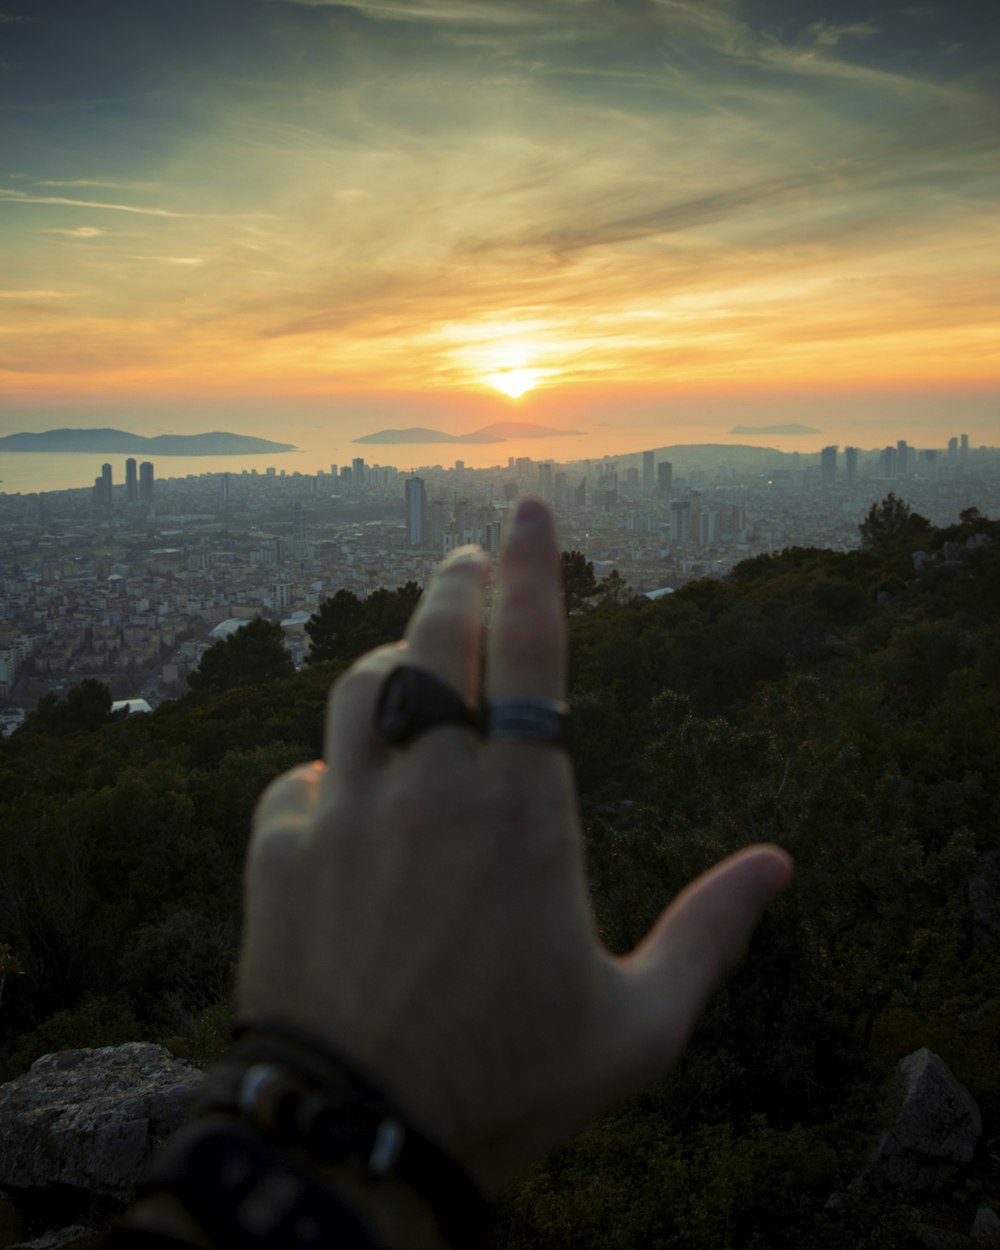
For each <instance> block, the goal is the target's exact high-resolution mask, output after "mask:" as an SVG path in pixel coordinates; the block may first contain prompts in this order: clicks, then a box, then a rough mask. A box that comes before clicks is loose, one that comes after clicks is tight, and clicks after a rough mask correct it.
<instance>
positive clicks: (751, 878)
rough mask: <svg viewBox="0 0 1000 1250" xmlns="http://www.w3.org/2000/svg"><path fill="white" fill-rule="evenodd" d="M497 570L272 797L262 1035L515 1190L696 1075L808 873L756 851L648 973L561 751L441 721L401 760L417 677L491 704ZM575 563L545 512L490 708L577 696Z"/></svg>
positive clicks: (414, 626)
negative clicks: (750, 964) (619, 917)
mask: <svg viewBox="0 0 1000 1250" xmlns="http://www.w3.org/2000/svg"><path fill="white" fill-rule="evenodd" d="M488 567H489V566H488V562H487V560H486V558H485V557H484V556H483V555H482V553H479V552H476V551H472V550H465V551H462V552H460V553H456V554H455V555H454V556H453V557H452V558H450V559H449V560H446V561H445V562H444V564H443V565H442V567H441V568H440V569H439V571H438V572H437V574H436V575H435V577H434V578H433V580H432V581H431V583H430V585H429V586H428V588H427V591H426V593H425V595H424V597H423V599H422V600H421V602H420V604H419V606H418V608H417V610H416V612H415V613H414V616H413V619H412V620H411V622H410V626H409V629H408V630H407V637H406V640H405V642H403V643H401V644H398V645H395V646H392V647H387V648H381V649H379V650H377V651H374V652H372V653H370V654H369V655H367V656H365V657H364V658H363V659H361V660H360V661H358V663H356V664H355V665H354V666H353V667H352V668H351V669H350V670H349V671H348V672H347V673H346V674H345V675H344V676H343V677H341V678H340V680H339V681H338V682H337V683H336V684H335V686H334V689H333V692H332V695H331V699H330V705H329V710H328V716H327V725H326V743H325V752H324V754H325V763H323V762H317V763H315V764H312V765H307V766H305V767H302V768H298V769H295V770H293V771H292V772H290V773H287V774H285V775H284V776H283V777H281V778H279V779H278V780H277V781H276V782H274V783H273V784H272V785H271V786H270V787H269V789H268V790H267V791H266V792H265V794H264V796H263V797H262V799H261V801H260V803H259V805H258V808H257V812H256V814H255V818H254V833H253V839H252V843H251V847H250V853H249V857H248V864H247V874H246V935H245V939H244V948H243V955H242V961H241V969H240V977H239V995H238V997H239V1011H240V1015H241V1017H242V1018H245V1019H246V1018H257V1019H260V1018H265V1017H269V1018H277V1019H282V1020H284V1021H286V1022H287V1023H289V1024H292V1025H295V1026H297V1027H299V1028H302V1029H307V1030H310V1031H311V1032H313V1033H315V1034H318V1035H320V1036H322V1037H325V1038H328V1039H329V1040H330V1041H331V1042H332V1043H334V1044H335V1045H336V1046H338V1047H339V1048H341V1049H342V1050H343V1051H344V1052H346V1053H347V1054H349V1055H351V1056H352V1057H354V1058H355V1059H356V1060H357V1061H358V1063H359V1064H360V1066H361V1067H362V1068H363V1070H365V1071H366V1072H367V1073H368V1074H369V1075H370V1077H371V1078H372V1079H374V1080H376V1081H377V1082H379V1083H380V1084H381V1085H382V1086H383V1088H384V1089H385V1091H386V1092H387V1093H388V1094H390V1095H391V1096H392V1097H394V1098H395V1099H396V1101H397V1102H398V1103H399V1104H400V1106H401V1107H402V1108H403V1109H404V1110H405V1111H406V1112H407V1114H408V1115H409V1116H410V1117H411V1119H412V1121H413V1123H414V1124H415V1125H416V1126H417V1127H418V1128H420V1129H421V1130H422V1131H423V1132H424V1133H425V1134H426V1135H427V1136H428V1137H430V1138H432V1139H434V1140H436V1141H437V1142H438V1144H439V1145H440V1146H441V1147H442V1148H443V1149H445V1150H446V1151H447V1152H448V1153H450V1154H451V1155H452V1157H453V1158H455V1159H456V1161H458V1162H459V1163H462V1164H463V1165H464V1166H465V1167H466V1169H467V1170H468V1171H469V1172H470V1173H471V1174H472V1175H473V1176H474V1177H475V1178H476V1180H477V1181H478V1183H479V1185H480V1187H481V1188H482V1190H483V1192H484V1193H485V1194H487V1195H492V1194H495V1193H496V1192H497V1191H498V1190H499V1188H500V1187H501V1186H502V1185H503V1184H504V1183H505V1181H507V1180H508V1179H509V1178H510V1177H511V1176H512V1174H513V1173H514V1172H515V1171H516V1170H517V1169H518V1168H519V1167H521V1166H523V1164H524V1163H526V1162H527V1161H528V1160H530V1159H531V1158H532V1157H533V1156H534V1155H536V1154H538V1153H541V1152H542V1151H544V1150H546V1149H548V1148H550V1147H551V1146H553V1145H555V1144H556V1143H557V1142H559V1141H560V1140H562V1139H564V1138H565V1137H566V1136H568V1135H569V1134H570V1133H571V1132H573V1131H574V1130H575V1129H577V1128H579V1127H580V1126H582V1125H583V1124H584V1123H585V1122H586V1121H587V1120H588V1119H590V1118H592V1117H593V1116H594V1115H596V1114H597V1113H599V1112H600V1111H602V1110H604V1109H606V1108H607V1107H609V1106H611V1105H612V1104H614V1103H615V1102H616V1101H618V1100H620V1099H621V1098H623V1097H625V1096H627V1095H628V1094H630V1093H633V1092H634V1091H636V1090H637V1089H639V1088H641V1087H642V1086H643V1085H645V1084H648V1083H649V1082H650V1081H652V1080H655V1079H656V1078H658V1077H659V1076H661V1075H663V1074H664V1073H665V1072H666V1071H667V1070H668V1069H669V1068H670V1067H671V1066H672V1065H673V1064H674V1063H675V1062H676V1061H677V1059H678V1058H679V1056H680V1054H681V1052H682V1051H683V1048H684V1046H685V1044H686V1041H687V1039H688V1037H689V1035H690V1033H691V1030H692V1029H693V1027H694V1025H695V1023H696V1021H697V1019H698V1016H699V1014H700V1012H701V1010H702V1007H703V1005H704V1003H705V1001H706V999H707V997H708V995H709V994H710V993H711V991H712V989H713V987H714V986H715V985H716V983H717V982H718V980H719V979H720V977H721V976H722V975H723V974H724V973H725V972H726V971H727V970H728V969H729V968H730V967H731V966H732V964H733V963H734V962H735V961H736V960H737V959H738V958H739V956H740V955H741V954H742V952H743V950H744V948H745V946H746V943H747V941H748V940H749V937H750V933H751V931H752V929H753V927H754V925H755V923H756V921H757V919H758V916H759V915H760V912H761V910H762V908H763V907H764V906H765V905H766V904H767V903H768V902H769V901H771V900H772V899H773V898H774V897H775V896H776V895H777V894H778V893H779V892H780V891H781V890H782V889H783V888H784V886H785V885H786V884H787V881H788V879H789V876H790V873H791V863H790V860H789V859H788V856H787V855H786V854H785V853H784V852H783V851H781V850H780V849H779V848H777V847H773V846H756V847H750V848H747V849H745V850H743V851H742V852H740V853H739V854H737V855H734V856H731V857H730V858H729V859H726V860H724V861H723V862H722V863H721V864H718V865H716V867H715V868H713V869H712V870H711V871H710V872H708V873H706V874H704V875H703V876H701V877H699V878H698V879H697V880H696V881H694V882H693V883H692V884H691V885H689V886H688V887H687V888H686V889H685V890H684V891H683V892H682V893H681V894H680V895H679V896H678V897H677V898H676V899H675V900H674V901H673V903H672V904H671V905H670V907H668V908H667V910H666V911H665V912H664V913H663V915H662V916H661V917H660V919H659V920H658V922H657V923H656V925H655V926H654V927H653V929H652V930H651V932H650V933H649V935H648V936H647V937H646V939H645V940H644V941H643V942H642V943H641V944H640V946H639V947H638V948H637V949H636V950H635V951H633V952H632V953H631V954H630V955H628V956H626V957H624V958H616V957H612V956H611V955H609V954H608V952H607V951H606V950H605V949H604V948H603V947H602V946H601V944H600V942H599V941H598V939H597V936H596V934H595V930H594V924H593V920H592V917H591V913H590V908H589V904H588V898H587V889H586V882H585V879H584V872H583V865H582V855H581V838H580V828H579V821H578V817H577V810H576V791H575V785H574V781H573V776H572V772H571V769H570V764H569V760H568V758H567V756H566V753H565V752H564V751H563V750H561V749H560V748H558V747H555V746H552V745H541V744H536V743H521V742H518V743H507V742H490V741H480V740H479V739H478V738H477V737H476V736H475V734H474V733H473V732H472V731H471V730H470V729H468V728H466V727H463V726H458V725H444V726H439V727H437V728H435V729H433V730H430V731H427V732H425V733H424V734H423V735H421V736H420V737H419V738H417V739H415V740H414V741H413V742H411V743H410V744H408V745H406V746H403V747H391V746H388V745H386V744H385V743H384V742H383V741H382V740H381V739H380V738H379V736H378V735H377V734H376V732H375V728H374V719H373V718H374V708H375V703H376V699H377V697H378V693H379V690H380V688H381V686H382V683H383V682H384V680H385V678H386V675H387V674H388V673H389V672H390V671H391V670H392V669H393V668H395V667H397V666H398V665H400V664H404V663H405V664H415V665H418V666H420V667H421V668H424V669H426V670H428V671H430V672H431V673H433V674H435V675H436V676H437V677H438V678H440V679H441V680H442V681H444V682H445V683H447V684H448V685H449V686H451V687H452V688H453V689H454V690H456V691H458V692H459V693H460V694H461V695H462V697H463V698H464V699H465V700H466V701H467V702H468V703H469V705H470V706H474V705H475V704H476V703H477V700H478V693H479V692H478V683H479V674H480V667H481V666H480V650H481V645H482V632H483V631H482V607H483V591H484V587H485V583H486V579H487V574H488ZM559 577H560V556H559V548H558V546H557V544H556V538H555V533H554V529H553V525H552V518H551V515H550V514H549V512H548V509H547V508H545V507H544V505H542V504H540V503H538V502H536V501H533V500H527V501H524V502H523V503H522V504H521V505H520V507H519V509H518V513H517V517H516V519H515V523H514V526H513V528H512V532H511V535H510V539H509V542H508V544H507V547H506V550H505V552H504V555H503V557H502V559H501V562H500V569H499V573H498V585H497V597H496V604H495V609H494V615H493V622H492V627H491V630H490V633H489V646H488V654H487V663H486V696H487V698H488V699H489V698H499V697H504V696H507V697H525V696H537V697H547V698H556V699H559V698H562V697H563V695H564V683H565V664H566V656H565V650H566V644H565V636H564V632H565V626H564V614H563V609H562V603H561V594H560V584H559Z"/></svg>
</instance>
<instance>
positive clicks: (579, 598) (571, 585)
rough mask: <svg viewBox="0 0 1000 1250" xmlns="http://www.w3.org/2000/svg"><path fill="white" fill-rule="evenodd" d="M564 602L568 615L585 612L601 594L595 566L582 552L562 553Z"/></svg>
mask: <svg viewBox="0 0 1000 1250" xmlns="http://www.w3.org/2000/svg"><path fill="white" fill-rule="evenodd" d="M562 583H563V602H564V603H565V605H566V613H567V615H568V616H572V615H573V613H574V612H585V611H587V609H588V608H589V607H590V602H589V601H590V600H591V599H593V598H594V597H595V595H598V594H600V590H601V588H600V586H599V585H598V584H597V578H596V577H595V576H594V566H593V564H592V563H591V562H590V561H589V560H588V559H587V557H586V556H585V555H584V554H583V552H582V551H564V552H563V553H562Z"/></svg>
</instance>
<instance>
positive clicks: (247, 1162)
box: [105, 1115, 379, 1250]
mask: <svg viewBox="0 0 1000 1250" xmlns="http://www.w3.org/2000/svg"><path fill="white" fill-rule="evenodd" d="M164 1191H165V1192H167V1193H170V1194H172V1195H173V1196H174V1197H175V1198H177V1199H178V1200H179V1201H180V1203H181V1205H182V1206H183V1207H184V1209H185V1210H186V1211H187V1212H188V1213H189V1214H190V1215H191V1216H192V1217H193V1218H194V1220H195V1221H196V1222H197V1224H198V1225H199V1227H200V1228H201V1229H203V1230H204V1232H206V1233H207V1234H208V1236H209V1237H211V1238H212V1240H213V1242H214V1244H215V1245H217V1246H220V1247H223V1246H224V1247H225V1248H226V1250H324V1248H325V1247H328V1246H329V1247H334V1246H335V1247H336V1250H378V1247H379V1243H378V1242H377V1241H376V1240H375V1237H374V1235H373V1234H372V1232H371V1230H370V1229H369V1228H368V1226H367V1224H365V1222H364V1221H363V1220H361V1219H360V1218H359V1217H358V1215H357V1214H356V1213H355V1212H354V1211H353V1210H352V1209H351V1207H350V1206H348V1205H347V1204H346V1203H344V1202H343V1201H342V1200H341V1199H340V1198H339V1197H338V1196H337V1195H336V1194H335V1193H333V1192H332V1191H331V1190H330V1189H329V1187H328V1186H326V1185H325V1184H323V1182H322V1181H320V1180H318V1179H317V1177H315V1176H314V1175H313V1174H312V1173H311V1172H310V1171H309V1170H308V1169H306V1168H303V1167H300V1166H299V1165H298V1164H296V1163H295V1162H294V1161H293V1160H292V1159H290V1158H289V1157H288V1155H287V1154H285V1153H284V1152H283V1151H280V1150H274V1149H272V1148H271V1147H270V1146H269V1145H267V1144H266V1143H265V1142H263V1141H261V1139H260V1137H259V1136H258V1135H257V1134H256V1133H254V1132H252V1131H251V1130H250V1129H249V1128H247V1127H245V1126H244V1125H241V1124H240V1123H239V1122H237V1121H235V1120H233V1118H232V1117H231V1116H225V1115H214V1116H213V1115H209V1116H205V1117H203V1118H202V1119H200V1120H194V1121H192V1122H191V1123H190V1124H186V1125H185V1126H184V1127H183V1128H182V1129H180V1130H179V1131H178V1132H177V1133H176V1134H175V1135H174V1136H173V1137H172V1138H171V1139H170V1141H169V1142H168V1143H167V1145H166V1146H165V1147H164V1149H163V1150H162V1151H161V1152H160V1153H159V1154H158V1155H157V1156H156V1157H155V1158H154V1160H153V1162H152V1163H151V1164H150V1166H149V1168H148V1169H147V1171H146V1174H145V1175H144V1177H143V1179H142V1181H141V1183H140V1184H139V1186H138V1189H137V1197H140V1198H141V1197H143V1196H146V1195H149V1194H155V1193H158V1192H164ZM105 1244H106V1245H107V1247H108V1248H109V1250H118V1248H119V1247H121V1250H126V1248H131V1247H132V1246H136V1247H137V1248H138V1247H146V1246H150V1250H152V1247H153V1246H156V1245H157V1244H159V1245H162V1246H168V1245H171V1244H172V1245H174V1246H178V1245H179V1244H180V1245H185V1244H190V1243H186V1242H180V1243H179V1242H178V1241H177V1240H175V1239H174V1238H172V1237H170V1236H169V1235H167V1234H162V1233H156V1232H153V1233H152V1235H150V1232H149V1231H148V1230H144V1229H142V1228H141V1227H140V1228H139V1229H135V1228H118V1229H116V1230H114V1231H113V1232H112V1233H111V1235H110V1237H109V1238H108V1240H107V1242H106V1243H105Z"/></svg>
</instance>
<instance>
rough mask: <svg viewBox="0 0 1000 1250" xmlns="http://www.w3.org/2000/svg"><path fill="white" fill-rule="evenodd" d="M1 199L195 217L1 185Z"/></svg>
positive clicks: (150, 215) (189, 214)
mask: <svg viewBox="0 0 1000 1250" xmlns="http://www.w3.org/2000/svg"><path fill="white" fill-rule="evenodd" d="M0 201H6V202H7V203H9V204H60V205H63V206H65V207H67V208H92V209H103V210H105V211H108V212H113V213H136V214H138V215H139V216H142V217H194V216H197V214H195V213H178V212H175V211H174V210H173V209H169V208H142V207H140V206H139V205H136V204H113V203H108V202H106V201H101V200H72V199H67V198H66V197H64V196H60V195H29V194H28V192H26V191H17V190H13V189H11V188H4V187H0Z"/></svg>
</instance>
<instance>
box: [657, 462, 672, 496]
mask: <svg viewBox="0 0 1000 1250" xmlns="http://www.w3.org/2000/svg"><path fill="white" fill-rule="evenodd" d="M673 486H674V466H673V464H672V463H671V462H670V461H669V460H661V461H660V463H659V464H658V465H657V466H656V493H657V494H658V495H659V497H660V498H661V499H669V498H670V495H671V492H672V490H673Z"/></svg>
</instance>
